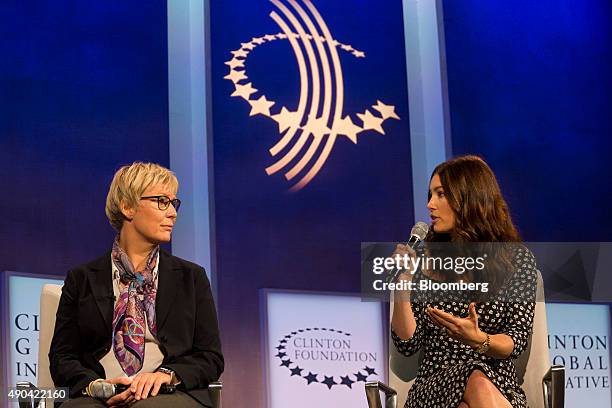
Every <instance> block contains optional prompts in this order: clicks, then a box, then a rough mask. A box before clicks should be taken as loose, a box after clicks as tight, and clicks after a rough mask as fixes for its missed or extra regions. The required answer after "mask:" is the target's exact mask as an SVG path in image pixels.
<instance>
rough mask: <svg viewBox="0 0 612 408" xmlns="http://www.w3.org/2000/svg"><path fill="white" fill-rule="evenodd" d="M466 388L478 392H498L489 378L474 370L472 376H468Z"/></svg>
mask: <svg viewBox="0 0 612 408" xmlns="http://www.w3.org/2000/svg"><path fill="white" fill-rule="evenodd" d="M467 386H468V387H470V388H474V389H476V390H478V391H479V392H495V391H498V390H497V387H495V384H493V383H492V382H491V380H490V379H489V377H487V375H486V374H485V373H483V372H482V371H480V370H474V371H473V372H472V374H470V377H469V378H468V382H467ZM498 392H499V391H498Z"/></svg>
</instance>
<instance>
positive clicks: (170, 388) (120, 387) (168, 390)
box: [114, 384, 176, 395]
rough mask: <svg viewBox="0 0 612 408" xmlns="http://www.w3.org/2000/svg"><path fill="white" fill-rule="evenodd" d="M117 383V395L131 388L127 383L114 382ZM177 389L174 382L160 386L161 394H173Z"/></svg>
mask: <svg viewBox="0 0 612 408" xmlns="http://www.w3.org/2000/svg"><path fill="white" fill-rule="evenodd" d="M114 385H115V395H117V394H121V393H122V392H123V391H125V390H127V389H128V388H130V386H129V385H125V384H114ZM175 391H176V386H175V385H172V384H162V385H161V387H159V394H173V393H174V392H175Z"/></svg>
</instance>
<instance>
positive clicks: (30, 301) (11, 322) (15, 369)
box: [4, 272, 64, 387]
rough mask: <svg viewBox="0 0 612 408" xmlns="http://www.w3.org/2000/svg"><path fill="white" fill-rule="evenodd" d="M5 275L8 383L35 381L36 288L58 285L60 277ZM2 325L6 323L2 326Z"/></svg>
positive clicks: (38, 324) (36, 355)
mask: <svg viewBox="0 0 612 408" xmlns="http://www.w3.org/2000/svg"><path fill="white" fill-rule="evenodd" d="M5 273H6V274H7V277H6V278H7V295H8V311H7V314H8V315H7V316H6V317H5V319H6V320H5V321H4V324H5V325H7V326H8V338H6V339H5V341H6V343H5V344H7V348H8V355H5V358H6V360H5V364H6V368H7V379H8V381H7V383H8V386H13V387H14V386H15V384H16V383H17V382H18V381H30V382H31V383H32V384H36V372H37V364H38V332H39V327H40V320H39V313H40V291H41V289H42V287H43V285H45V284H48V283H50V284H55V285H62V284H63V283H64V282H63V280H58V279H50V278H40V277H35V276H33V277H32V276H27V275H22V274H15V273H11V272H5ZM5 327H6V326H5Z"/></svg>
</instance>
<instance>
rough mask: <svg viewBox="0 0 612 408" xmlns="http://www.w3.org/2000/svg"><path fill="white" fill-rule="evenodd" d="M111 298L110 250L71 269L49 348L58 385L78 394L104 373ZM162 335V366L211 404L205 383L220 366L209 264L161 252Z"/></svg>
mask: <svg viewBox="0 0 612 408" xmlns="http://www.w3.org/2000/svg"><path fill="white" fill-rule="evenodd" d="M113 308H114V296H113V281H112V269H111V254H110V252H107V253H106V254H105V255H104V256H102V257H101V258H98V259H96V260H95V261H93V262H90V263H88V264H85V265H82V266H79V267H77V268H75V269H73V270H71V271H69V272H68V275H67V276H66V280H65V281H64V287H63V288H62V296H61V298H60V302H59V307H58V309H57V317H56V321H55V331H54V333H53V340H52V341H51V348H50V350H49V363H50V370H51V377H52V378H53V382H54V383H55V386H56V387H69V389H70V397H71V398H74V397H77V396H79V395H81V391H82V389H83V388H85V387H86V386H87V384H89V382H90V381H92V380H95V379H97V378H105V373H104V368H103V367H102V365H101V364H100V362H99V360H100V359H101V358H102V357H103V356H104V355H105V354H106V353H108V352H109V351H110V350H111V347H112V344H111V339H112V320H113ZM155 312H156V315H155V317H156V320H157V339H158V340H159V342H160V349H161V351H162V353H163V355H164V360H163V362H162V365H161V366H162V367H167V368H169V369H171V370H173V371H174V372H175V373H176V374H177V376H178V377H179V378H180V379H181V381H182V382H181V384H179V386H178V387H177V388H179V389H181V390H183V391H185V392H188V393H189V394H191V396H192V397H194V398H196V399H197V400H198V401H200V402H201V403H202V404H204V405H207V406H210V397H209V396H208V391H207V390H206V387H207V386H208V384H209V383H210V382H212V381H216V380H217V379H219V376H220V375H221V373H222V372H223V355H222V354H221V341H220V340H219V328H218V324H217V314H216V310H215V304H214V301H213V297H212V293H211V290H210V283H209V281H208V278H207V277H206V274H205V273H204V269H203V268H202V267H201V266H198V265H196V264H194V263H191V262H188V261H185V260H183V259H181V258H177V257H175V256H172V255H170V254H169V253H167V252H165V251H163V250H160V255H159V268H158V283H157V298H156V302H155Z"/></svg>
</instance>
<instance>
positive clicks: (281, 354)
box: [275, 353, 287, 360]
mask: <svg viewBox="0 0 612 408" xmlns="http://www.w3.org/2000/svg"><path fill="white" fill-rule="evenodd" d="M286 356H287V353H278V354H277V355H276V356H275V357H278V358H280V359H281V360H282V358H283V357H286Z"/></svg>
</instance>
